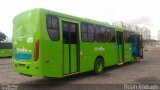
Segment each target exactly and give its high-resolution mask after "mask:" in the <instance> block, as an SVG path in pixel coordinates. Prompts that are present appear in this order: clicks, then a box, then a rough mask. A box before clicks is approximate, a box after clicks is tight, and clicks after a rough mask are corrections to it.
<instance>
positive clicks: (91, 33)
mask: <svg viewBox="0 0 160 90" xmlns="http://www.w3.org/2000/svg"><path fill="white" fill-rule="evenodd" d="M88 41H89V42H92V41H94V25H92V24H88Z"/></svg>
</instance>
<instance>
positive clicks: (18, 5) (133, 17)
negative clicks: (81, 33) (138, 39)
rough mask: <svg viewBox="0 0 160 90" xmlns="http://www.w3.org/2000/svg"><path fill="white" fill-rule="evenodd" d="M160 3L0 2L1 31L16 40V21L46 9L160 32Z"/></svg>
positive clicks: (101, 0) (92, 0) (124, 0)
mask: <svg viewBox="0 0 160 90" xmlns="http://www.w3.org/2000/svg"><path fill="white" fill-rule="evenodd" d="M159 3H160V1H159V0H0V31H1V32H3V33H5V34H6V35H7V36H8V38H9V40H11V38H12V31H13V25H12V21H13V19H14V17H15V16H16V15H18V14H20V13H22V12H24V11H26V10H30V9H33V8H44V9H49V10H52V11H57V12H61V13H65V14H69V15H74V16H78V17H83V18H89V19H94V20H99V21H103V22H108V23H110V24H111V23H112V22H114V21H123V22H126V23H129V24H134V25H137V26H139V27H147V28H149V29H150V30H151V38H152V39H157V31H158V30H160V11H159V9H160V5H159Z"/></svg>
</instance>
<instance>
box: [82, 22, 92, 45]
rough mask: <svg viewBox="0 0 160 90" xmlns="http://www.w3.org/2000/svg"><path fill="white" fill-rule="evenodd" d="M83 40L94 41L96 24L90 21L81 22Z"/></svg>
mask: <svg viewBox="0 0 160 90" xmlns="http://www.w3.org/2000/svg"><path fill="white" fill-rule="evenodd" d="M81 34H82V35H81V36H82V41H85V42H86V41H88V42H93V41H94V25H93V24H88V23H81Z"/></svg>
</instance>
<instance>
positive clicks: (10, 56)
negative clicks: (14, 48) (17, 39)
mask: <svg viewBox="0 0 160 90" xmlns="http://www.w3.org/2000/svg"><path fill="white" fill-rule="evenodd" d="M7 58H12V56H7V57H0V59H7Z"/></svg>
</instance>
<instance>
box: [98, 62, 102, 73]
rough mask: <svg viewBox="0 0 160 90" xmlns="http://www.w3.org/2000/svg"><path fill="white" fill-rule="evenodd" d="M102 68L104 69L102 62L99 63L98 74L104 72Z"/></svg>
mask: <svg viewBox="0 0 160 90" xmlns="http://www.w3.org/2000/svg"><path fill="white" fill-rule="evenodd" d="M102 68H103V65H102V63H101V62H99V63H97V71H98V72H101V71H102Z"/></svg>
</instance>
